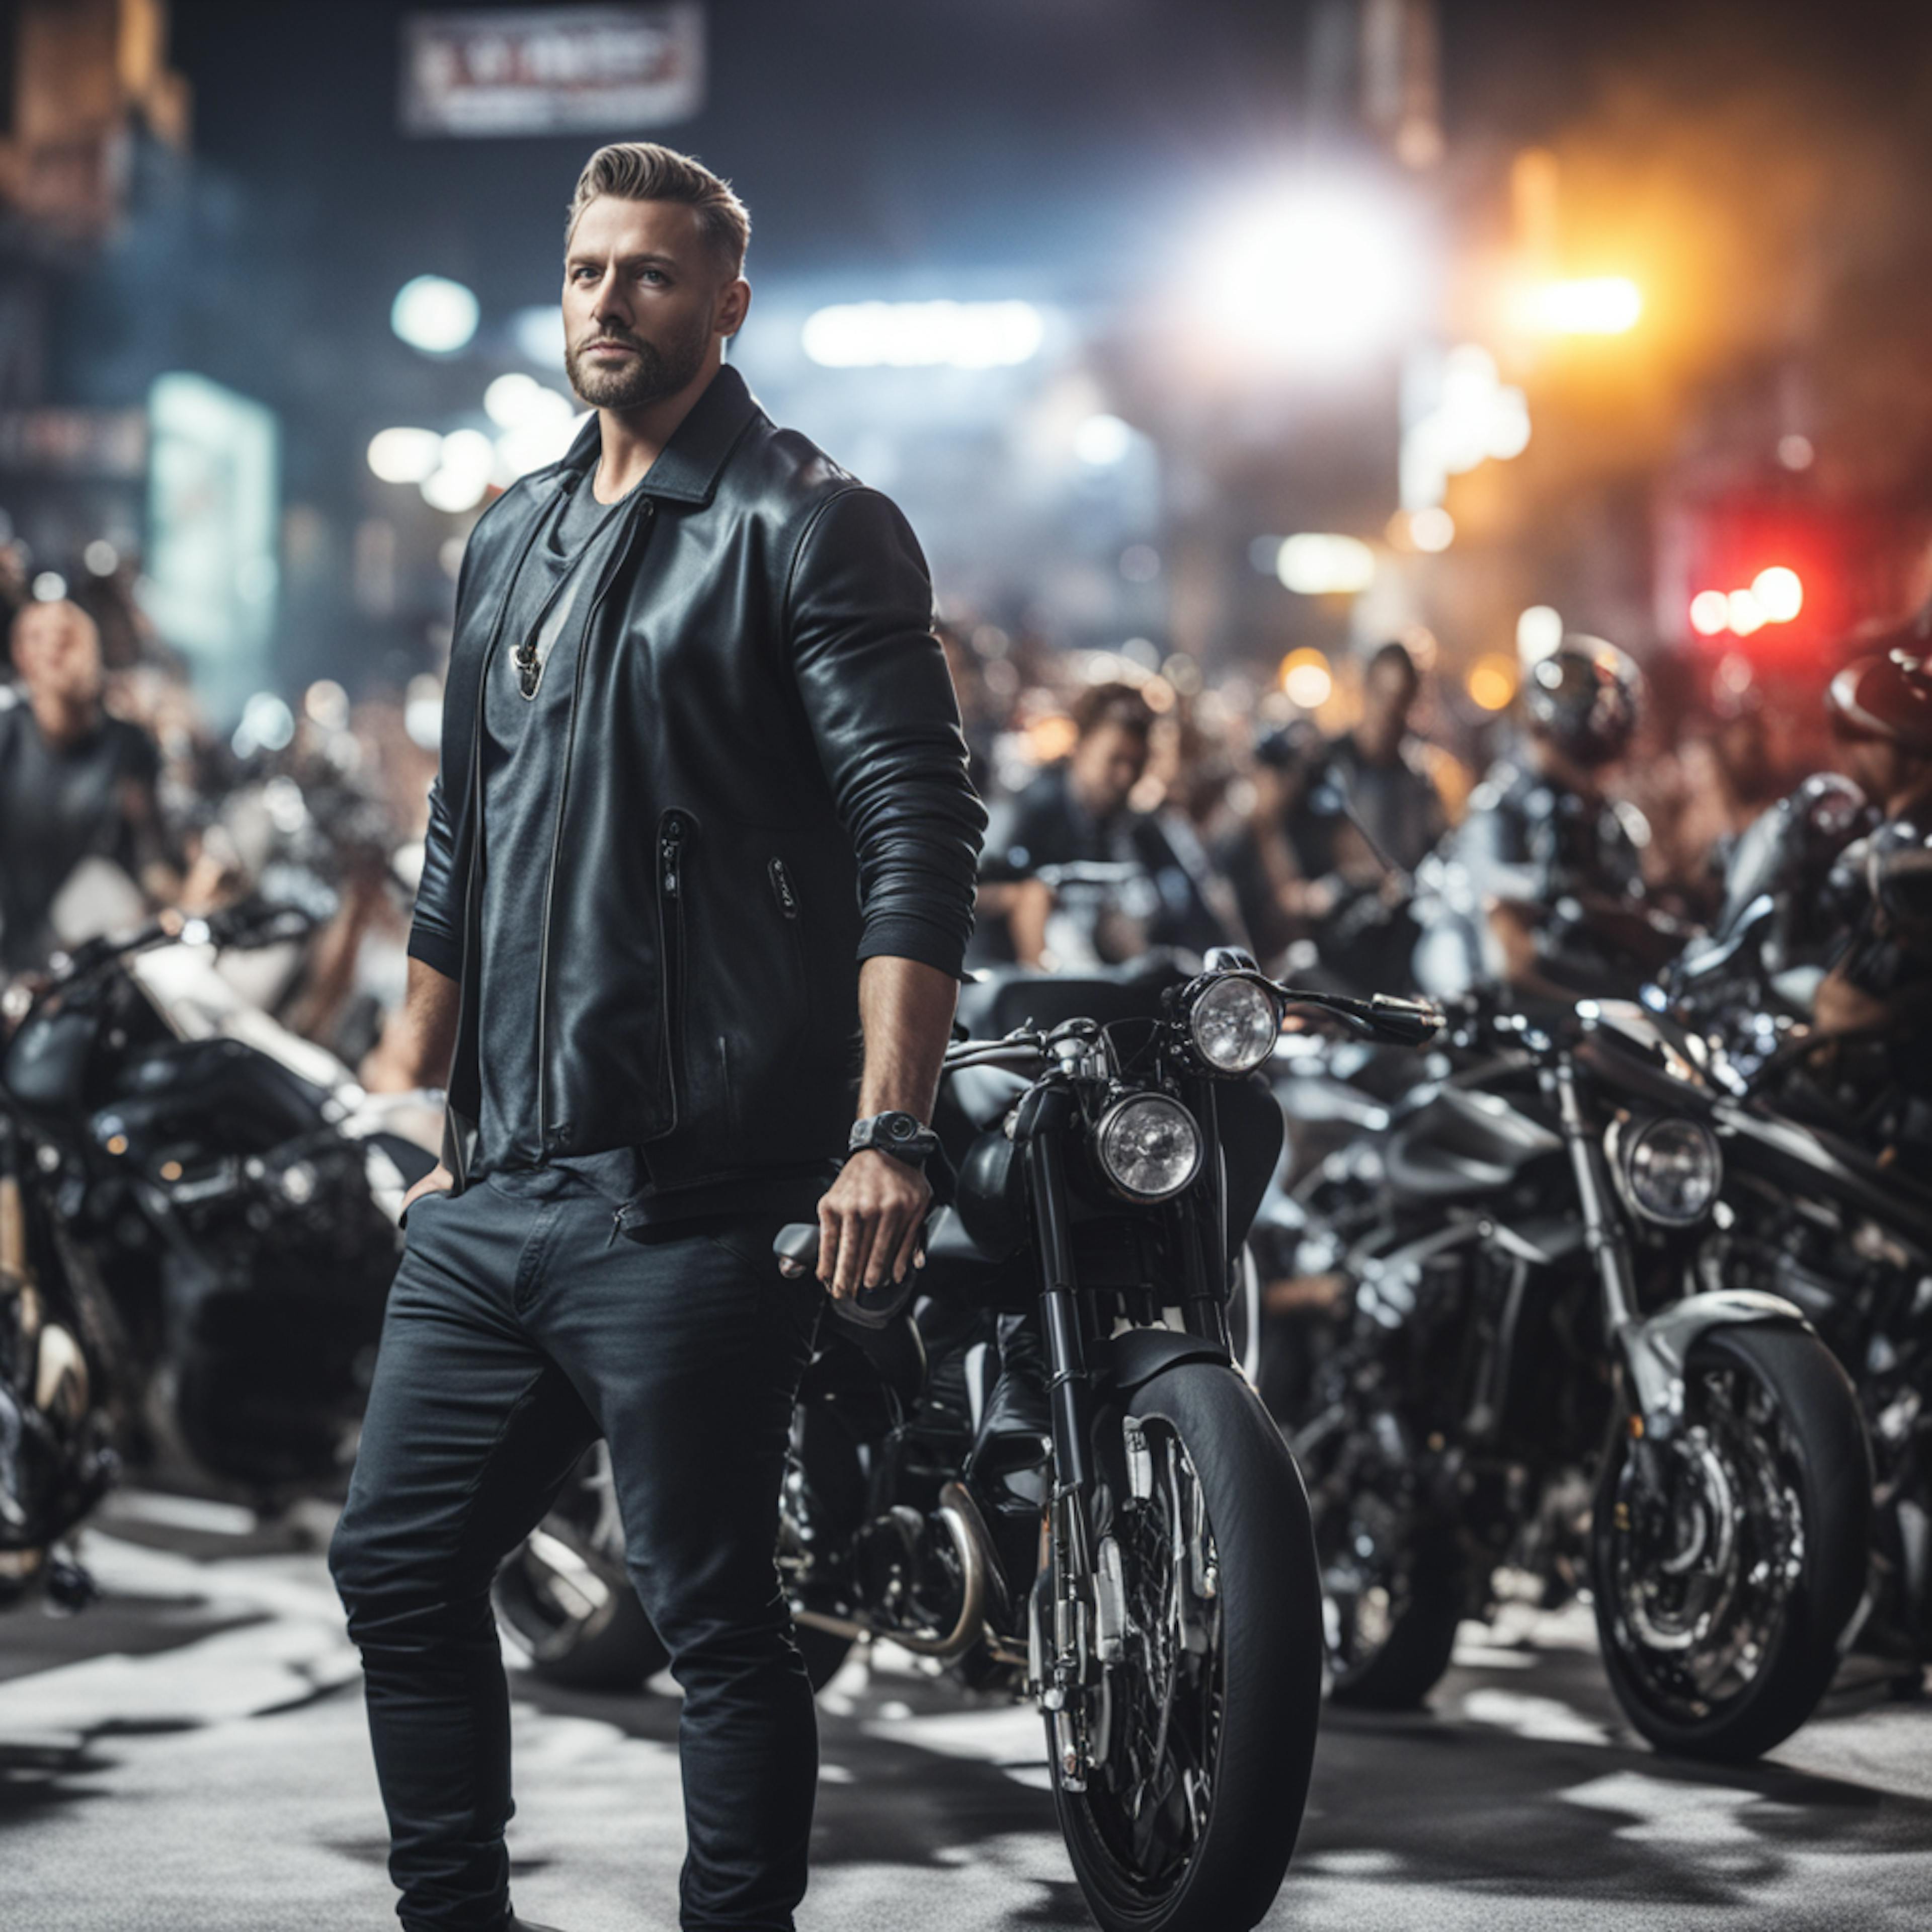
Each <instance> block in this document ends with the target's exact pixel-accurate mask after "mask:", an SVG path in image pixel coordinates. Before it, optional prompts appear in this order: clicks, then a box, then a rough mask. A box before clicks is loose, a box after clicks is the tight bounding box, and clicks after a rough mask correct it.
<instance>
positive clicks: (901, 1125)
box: [886, 1114, 919, 1141]
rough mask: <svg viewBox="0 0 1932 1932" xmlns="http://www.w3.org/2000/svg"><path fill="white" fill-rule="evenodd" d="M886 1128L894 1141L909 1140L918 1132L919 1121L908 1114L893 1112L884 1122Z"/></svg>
mask: <svg viewBox="0 0 1932 1932" xmlns="http://www.w3.org/2000/svg"><path fill="white" fill-rule="evenodd" d="M886 1130H887V1132H888V1133H890V1134H891V1136H892V1139H894V1140H895V1141H909V1140H910V1139H912V1137H913V1135H914V1134H916V1133H918V1132H919V1123H918V1122H917V1121H915V1120H914V1119H913V1117H912V1116H911V1115H910V1114H895V1115H893V1116H892V1118H891V1120H890V1121H888V1122H887V1123H886Z"/></svg>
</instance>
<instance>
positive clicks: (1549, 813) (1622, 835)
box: [1415, 636, 1678, 1003]
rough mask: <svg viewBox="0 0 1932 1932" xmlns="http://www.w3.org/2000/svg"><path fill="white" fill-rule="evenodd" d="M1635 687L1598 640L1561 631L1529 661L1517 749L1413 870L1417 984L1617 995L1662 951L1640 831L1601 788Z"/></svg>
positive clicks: (1639, 817)
mask: <svg viewBox="0 0 1932 1932" xmlns="http://www.w3.org/2000/svg"><path fill="white" fill-rule="evenodd" d="M1641 688H1642V679H1641V678H1640V676H1639V673H1638V671H1637V666H1636V665H1635V664H1633V663H1632V662H1631V660H1630V658H1628V657H1627V656H1626V655H1625V654H1624V653H1623V652H1622V651H1620V650H1619V649H1617V648H1616V646H1615V645H1614V644H1609V643H1604V641H1603V640H1602V639H1601V638H1599V637H1581V636H1572V637H1565V639H1564V640H1563V641H1562V644H1561V645H1560V646H1559V648H1558V649H1556V651H1555V652H1553V653H1552V654H1551V655H1550V656H1548V657H1546V658H1541V659H1540V660H1539V661H1538V662H1537V663H1535V664H1532V666H1531V667H1530V668H1529V673H1528V674H1527V676H1526V677H1525V679H1524V681H1523V696H1522V700H1521V703H1522V709H1523V722H1524V724H1525V726H1526V731H1527V735H1526V740H1525V742H1524V745H1523V749H1522V750H1521V751H1520V752H1519V753H1517V754H1513V755H1511V756H1510V757H1505V758H1502V759H1499V760H1498V761H1497V763H1496V764H1495V765H1494V766H1492V767H1491V768H1490V771H1489V772H1488V774H1487V776H1486V777H1485V778H1484V780H1483V782H1482V783H1481V784H1480V785H1478V787H1476V789H1475V791H1474V792H1473V793H1471V794H1470V798H1469V816H1468V817H1466V819H1464V820H1463V823H1461V824H1460V826H1457V829H1456V830H1455V832H1454V833H1453V834H1452V835H1451V837H1450V838H1448V839H1447V840H1445V841H1444V844H1443V845H1442V849H1441V850H1440V851H1439V852H1438V853H1436V855H1434V856H1433V857H1432V858H1431V859H1430V861H1429V862H1428V863H1427V865H1425V866H1424V868H1422V874H1421V878H1420V879H1419V880H1418V883H1419V885H1420V886H1421V888H1422V890H1421V894H1420V895H1419V898H1418V908H1417V914H1416V917H1417V923H1418V925H1419V926H1421V929H1422V938H1421V941H1420V943H1419V944H1418V946H1417V947H1416V952H1415V972H1416V979H1417V982H1418V984H1419V985H1420V986H1421V987H1422V989H1423V990H1424V992H1428V993H1430V994H1432V995H1435V996H1436V997H1437V998H1450V997H1453V996H1454V995H1458V994H1461V993H1464V992H1468V991H1469V989H1470V988H1471V987H1472V986H1479V985H1483V984H1490V985H1496V984H1501V985H1504V986H1511V987H1513V988H1514V989H1516V990H1517V992H1519V993H1522V994H1527V995H1530V996H1532V997H1533V998H1540V999H1544V1000H1550V1001H1557V1002H1559V1003H1567V1002H1568V1001H1573V1000H1575V999H1577V998H1580V997H1582V996H1585V995H1592V994H1611V993H1616V994H1628V993H1629V992H1631V991H1632V990H1633V989H1634V988H1635V987H1636V986H1637V985H1638V983H1640V981H1641V980H1642V979H1643V977H1645V975H1646V974H1648V973H1649V972H1652V971H1655V970H1656V968H1658V966H1660V965H1661V964H1662V963H1663V962H1664V959H1666V958H1667V957H1668V956H1669V955H1670V953H1671V952H1672V951H1673V950H1675V948H1676V944H1678V936H1677V935H1675V934H1674V933H1670V932H1666V931H1664V930H1663V929H1661V927H1660V926H1658V924H1657V923H1655V922H1654V921H1653V920H1652V918H1651V916H1649V913H1648V912H1647V909H1646V906H1645V904H1644V889H1643V870H1642V866H1641V864H1640V853H1641V850H1642V846H1643V841H1645V840H1646V839H1647V838H1648V837H1649V828H1648V827H1647V826H1646V825H1645V823H1644V822H1643V814H1641V813H1640V812H1638V811H1637V810H1636V809H1635V808H1634V807H1633V806H1630V805H1625V804H1623V803H1622V802H1620V801H1618V800H1616V799H1612V798H1610V797H1609V796H1607V794H1606V793H1605V791H1604V786H1603V772H1604V767H1605V766H1608V765H1610V764H1611V763H1613V762H1614V761H1615V760H1616V759H1617V758H1618V757H1619V756H1620V755H1621V754H1622V752H1623V751H1624V749H1625V746H1627V745H1628V744H1629V742H1630V739H1631V733H1632V732H1633V731H1634V730H1635V728H1636V725H1637V701H1638V694H1639V692H1640V690H1641Z"/></svg>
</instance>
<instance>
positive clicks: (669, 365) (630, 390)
mask: <svg viewBox="0 0 1932 1932" xmlns="http://www.w3.org/2000/svg"><path fill="white" fill-rule="evenodd" d="M591 339H592V341H595V342H621V343H622V344H624V346H625V347H626V348H628V349H630V350H633V351H634V357H633V359H632V360H631V362H628V363H623V362H620V363H619V364H618V365H616V367H615V368H604V367H602V366H601V365H598V364H597V363H595V362H590V361H589V360H587V359H586V357H585V356H584V355H583V351H582V350H579V349H576V348H573V347H565V350H564V352H563V368H564V374H565V375H566V376H568V377H569V378H570V386H571V388H572V389H574V390H575V391H576V392H577V395H579V396H580V398H582V399H583V401H585V402H586V403H588V404H589V405H590V406H591V407H592V409H598V410H641V409H645V408H647V407H649V405H650V404H652V403H661V402H662V401H664V398H665V397H667V396H674V395H676V394H677V392H679V390H680V389H683V388H685V387H686V386H688V384H689V383H690V382H691V380H692V378H693V377H695V376H696V375H697V372H698V371H699V370H700V369H701V368H703V366H704V352H705V350H706V347H707V346H708V343H709V336H708V334H707V332H706V329H705V328H704V326H703V323H693V324H692V326H691V329H690V331H689V332H688V334H686V335H682V336H676V337H673V338H672V339H671V340H670V341H668V342H667V343H664V344H658V343H655V342H646V341H645V340H644V338H643V337H642V336H640V335H631V334H630V333H629V332H628V331H626V330H622V329H604V330H601V331H600V332H598V334H597V335H595V336H594V337H592V338H591Z"/></svg>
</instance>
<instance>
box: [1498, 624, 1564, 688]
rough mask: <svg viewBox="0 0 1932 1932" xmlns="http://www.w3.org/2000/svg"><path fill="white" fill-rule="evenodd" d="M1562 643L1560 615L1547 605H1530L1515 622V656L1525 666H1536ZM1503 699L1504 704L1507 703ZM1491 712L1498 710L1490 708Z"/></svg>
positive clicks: (1553, 652) (1552, 653)
mask: <svg viewBox="0 0 1932 1932" xmlns="http://www.w3.org/2000/svg"><path fill="white" fill-rule="evenodd" d="M1562 641H1563V616H1562V612H1561V611H1559V610H1556V608H1555V607H1553V605H1550V604H1532V605H1531V606H1530V607H1529V609H1528V610H1526V611H1524V613H1523V615H1522V616H1520V617H1519V618H1517V620H1516V654H1517V657H1518V658H1520V660H1521V661H1523V663H1525V664H1538V663H1541V661H1542V660H1543V659H1544V658H1547V657H1550V656H1552V655H1554V654H1555V652H1556V647H1557V646H1559V644H1561V643H1562ZM1504 702H1505V703H1508V700H1507V699H1505V700H1504ZM1490 709H1493V710H1495V709H1501V706H1490Z"/></svg>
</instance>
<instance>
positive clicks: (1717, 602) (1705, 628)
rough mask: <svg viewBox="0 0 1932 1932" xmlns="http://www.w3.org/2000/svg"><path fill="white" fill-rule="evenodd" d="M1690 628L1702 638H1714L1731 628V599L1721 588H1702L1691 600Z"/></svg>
mask: <svg viewBox="0 0 1932 1932" xmlns="http://www.w3.org/2000/svg"><path fill="white" fill-rule="evenodd" d="M1730 628H1731V600H1730V598H1728V597H1727V596H1726V595H1724V592H1722V591H1721V590H1700V591H1699V592H1698V593H1697V595H1696V596H1694V598H1691V629H1692V630H1694V631H1696V632H1697V634H1698V636H1700V637H1716V636H1717V635H1718V633H1719V632H1720V631H1728V630H1729V629H1730Z"/></svg>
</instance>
